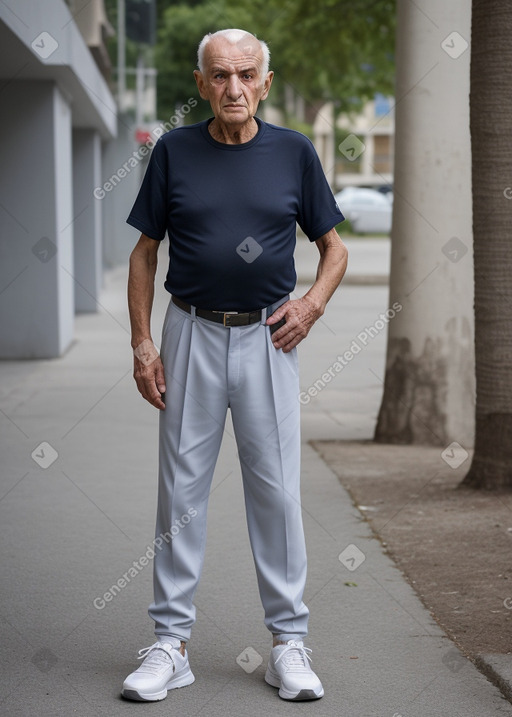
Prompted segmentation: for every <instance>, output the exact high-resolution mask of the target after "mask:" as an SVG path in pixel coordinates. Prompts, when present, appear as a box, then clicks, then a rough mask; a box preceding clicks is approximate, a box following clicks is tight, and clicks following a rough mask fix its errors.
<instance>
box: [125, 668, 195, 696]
mask: <svg viewBox="0 0 512 717" xmlns="http://www.w3.org/2000/svg"><path fill="white" fill-rule="evenodd" d="M195 679H196V678H195V677H194V675H193V674H192V672H191V671H189V672H187V674H186V675H181V676H180V677H178V678H177V679H174V680H170V681H169V682H168V683H167V685H166V686H165V687H164V689H163V690H161V691H160V692H145V693H142V692H140V691H138V690H133V689H129V688H127V689H123V690H122V692H121V696H122V697H124V698H125V699H126V700H132V701H133V702H159V701H160V700H165V698H166V697H167V692H168V691H169V690H176V689H178V688H179V687H187V685H191V684H192V683H193V682H194V681H195Z"/></svg>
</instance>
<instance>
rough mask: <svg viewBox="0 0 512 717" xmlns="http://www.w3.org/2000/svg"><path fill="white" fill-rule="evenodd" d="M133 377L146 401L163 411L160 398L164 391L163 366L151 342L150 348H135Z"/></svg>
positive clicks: (162, 403)
mask: <svg viewBox="0 0 512 717" xmlns="http://www.w3.org/2000/svg"><path fill="white" fill-rule="evenodd" d="M133 378H134V379H135V382H136V383H137V388H138V389H139V391H140V393H141V394H142V396H143V397H144V398H145V399H146V401H149V403H150V404H151V405H152V406H154V407H155V408H158V409H160V410H161V411H163V409H164V408H165V403H164V402H163V400H162V394H163V393H165V373H164V366H163V363H162V360H161V359H160V356H159V355H158V352H157V350H156V349H155V347H154V346H153V344H152V350H149V349H147V348H146V349H145V350H143V351H138V349H135V351H134V356H133Z"/></svg>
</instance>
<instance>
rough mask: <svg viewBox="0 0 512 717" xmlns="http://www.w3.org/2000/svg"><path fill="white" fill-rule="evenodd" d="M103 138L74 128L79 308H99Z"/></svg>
mask: <svg viewBox="0 0 512 717" xmlns="http://www.w3.org/2000/svg"><path fill="white" fill-rule="evenodd" d="M99 184H101V140H100V136H99V134H98V133H97V132H96V131H94V130H89V129H75V130H74V131H73V215H74V217H75V220H74V222H73V233H74V240H73V245H74V277H75V310H76V312H77V313H78V312H91V311H96V308H97V297H98V293H99V291H100V289H101V280H102V221H101V209H102V204H101V202H98V201H96V200H95V198H94V196H93V191H94V189H95V187H97V186H98V185H99Z"/></svg>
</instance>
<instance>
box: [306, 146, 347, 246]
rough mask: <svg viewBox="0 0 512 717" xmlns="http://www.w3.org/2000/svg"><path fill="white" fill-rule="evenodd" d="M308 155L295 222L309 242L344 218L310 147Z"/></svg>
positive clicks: (314, 152) (318, 161) (318, 160)
mask: <svg viewBox="0 0 512 717" xmlns="http://www.w3.org/2000/svg"><path fill="white" fill-rule="evenodd" d="M308 154H309V157H308V159H309V163H308V165H307V167H306V169H305V170H304V173H303V177H302V193H301V205H300V209H299V214H298V217H297V222H298V223H299V226H300V228H301V229H302V231H303V232H304V234H305V235H306V236H307V237H308V238H309V240H310V241H316V240H317V239H319V238H320V237H321V236H323V235H324V234H326V233H327V232H328V231H329V230H330V229H332V228H333V227H335V226H336V224H340V223H341V222H342V221H343V220H344V219H345V217H344V216H343V214H342V213H341V211H340V208H339V207H338V205H337V203H336V200H335V199H334V195H333V193H332V191H331V188H330V186H329V183H328V182H327V179H326V177H325V174H324V170H323V169H322V165H321V164H320V159H319V158H318V155H317V153H316V151H315V150H314V148H313V147H312V146H311V151H310V153H308ZM311 154H312V155H313V156H312V157H311Z"/></svg>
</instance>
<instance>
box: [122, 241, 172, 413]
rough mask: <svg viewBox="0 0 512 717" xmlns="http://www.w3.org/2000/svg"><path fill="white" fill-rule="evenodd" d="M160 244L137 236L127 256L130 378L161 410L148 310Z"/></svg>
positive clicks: (159, 368) (161, 382) (160, 378)
mask: <svg viewBox="0 0 512 717" xmlns="http://www.w3.org/2000/svg"><path fill="white" fill-rule="evenodd" d="M159 246H160V242H159V241H156V240H155V239H151V238H150V237H148V236H146V235H145V234H141V235H140V239H139V241H138V242H137V245H136V246H135V248H134V250H133V251H132V253H131V255H130V272H129V276H128V309H129V312H130V324H131V330H132V348H133V362H134V365H133V377H134V379H135V381H136V383H137V388H138V389H139V391H140V393H141V394H142V396H143V397H144V398H145V399H146V401H149V403H151V405H153V406H155V408H159V409H160V410H162V409H164V408H165V404H164V402H163V401H162V397H161V394H162V393H165V375H164V367H163V365H162V361H161V360H160V356H159V354H158V351H157V350H156V348H155V345H154V343H153V340H152V338H151V309H152V308H153V296H154V293H155V274H156V267H157V264H158V256H157V254H158V248H159Z"/></svg>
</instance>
